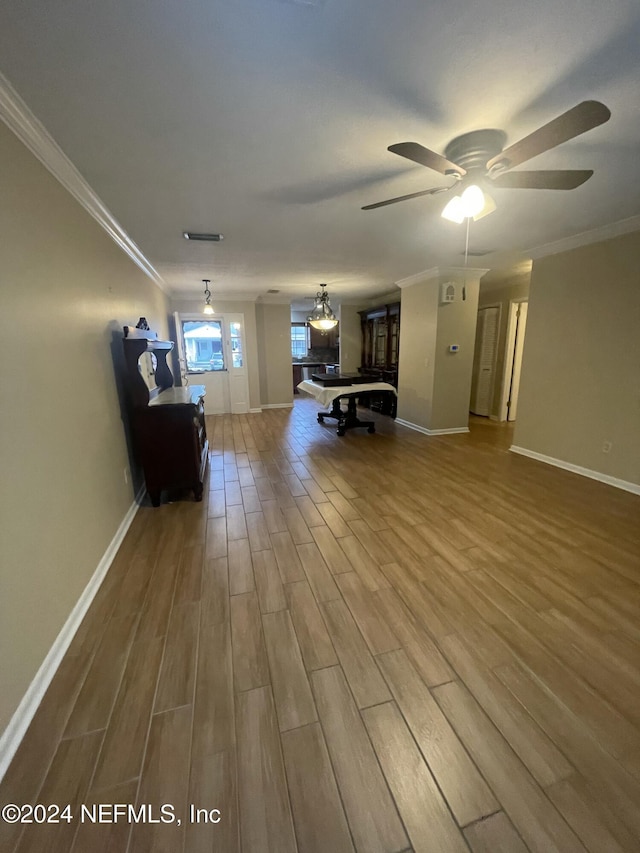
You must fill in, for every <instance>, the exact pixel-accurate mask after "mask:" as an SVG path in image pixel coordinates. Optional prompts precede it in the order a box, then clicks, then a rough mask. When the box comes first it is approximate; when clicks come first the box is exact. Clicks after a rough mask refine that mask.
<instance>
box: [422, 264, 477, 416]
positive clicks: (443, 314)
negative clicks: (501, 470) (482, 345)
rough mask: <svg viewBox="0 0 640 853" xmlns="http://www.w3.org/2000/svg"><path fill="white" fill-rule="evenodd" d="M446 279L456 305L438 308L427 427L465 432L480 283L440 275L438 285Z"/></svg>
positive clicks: (439, 306) (471, 278) (473, 279)
mask: <svg viewBox="0 0 640 853" xmlns="http://www.w3.org/2000/svg"><path fill="white" fill-rule="evenodd" d="M449 279H452V280H454V281H456V283H457V287H458V291H457V297H456V301H455V302H452V303H451V304H449V305H438V330H437V335H436V350H435V359H436V361H435V371H434V382H433V416H432V418H431V426H430V428H431V429H434V430H436V429H465V428H466V427H467V426H468V424H469V399H470V397H471V374H472V370H473V351H474V344H475V339H476V323H477V320H478V290H479V281H478V278H477V277H472V276H469V278H468V279H467V280H465V281H464V282H462V281H461V280H459V279H457V278H456V277H453V276H441V283H442V281H443V280H444V281H446V280H449ZM463 296H464V298H463ZM452 344H457V345H458V346H459V347H460V349H459V350H458V352H455V353H452V352H449V346H450V345H452Z"/></svg>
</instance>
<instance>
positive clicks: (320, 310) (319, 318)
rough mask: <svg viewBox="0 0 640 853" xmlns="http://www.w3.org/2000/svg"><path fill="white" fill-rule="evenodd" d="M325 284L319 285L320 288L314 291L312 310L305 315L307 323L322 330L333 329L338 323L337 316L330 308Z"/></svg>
mask: <svg viewBox="0 0 640 853" xmlns="http://www.w3.org/2000/svg"><path fill="white" fill-rule="evenodd" d="M326 286H327V285H326V284H321V285H320V287H321V288H322V290H319V291H318V292H317V293H316V297H315V299H316V301H315V305H314V306H313V311H312V312H311V314H309V316H308V317H307V323H309V325H310V326H313V328H314V329H320V330H321V331H324V332H326V331H327V330H328V329H333V327H334V326H337V325H338V318H337V317H336V315H335V314H334V313H333V311H332V310H331V304H330V302H329V294H328V293H327V291H326V290H325V288H326Z"/></svg>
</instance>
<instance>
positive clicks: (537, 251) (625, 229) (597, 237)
mask: <svg viewBox="0 0 640 853" xmlns="http://www.w3.org/2000/svg"><path fill="white" fill-rule="evenodd" d="M633 231H640V215H639V216H630V217H629V218H628V219H620V220H619V221H618V222H611V223H610V224H609V225H603V226H601V227H600V228H593V229H592V230H591V231H582V232H581V233H580V234H573V235H572V236H571V237H563V239H562V240H556V241H555V242H553V243H545V244H544V245H542V246H536V247H535V248H534V249H529V250H528V251H527V252H526V253H525V254H527V255H529V256H530V257H531V258H533V260H534V261H535V260H539V259H540V258H545V257H547V255H558V254H559V253H560V252H569V251H571V249H579V248H580V247H581V246H589V245H590V244H591V243H601V242H602V241H603V240H611V239H613V238H614V237H621V236H622V235H623V234H631V233H632V232H633Z"/></svg>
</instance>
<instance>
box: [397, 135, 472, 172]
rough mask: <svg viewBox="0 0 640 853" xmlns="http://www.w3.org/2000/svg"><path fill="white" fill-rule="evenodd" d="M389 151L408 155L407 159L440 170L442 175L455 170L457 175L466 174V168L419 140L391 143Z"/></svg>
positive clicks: (436, 170)
mask: <svg viewBox="0 0 640 853" xmlns="http://www.w3.org/2000/svg"><path fill="white" fill-rule="evenodd" d="M387 151H391V152H392V154H399V155H400V156H401V157H406V158H407V160H413V162H414V163H420V165H421V166H426V167H427V168H428V169H433V170H434V171H435V172H440V174H441V175H448V174H449V173H451V172H454V173H455V174H456V175H466V174H467V172H466V169H463V168H462V166H458V165H457V163H452V162H451V160H447V158H446V157H443V156H442V154H436V152H435V151H430V150H429V149H428V148H425V147H424V146H423V145H420V144H419V143H418V142H398V143H397V144H396V145H390V146H389V147H388V149H387Z"/></svg>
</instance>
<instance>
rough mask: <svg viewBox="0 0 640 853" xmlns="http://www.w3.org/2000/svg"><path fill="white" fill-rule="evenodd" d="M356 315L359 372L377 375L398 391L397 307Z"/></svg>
mask: <svg viewBox="0 0 640 853" xmlns="http://www.w3.org/2000/svg"><path fill="white" fill-rule="evenodd" d="M359 314H360V323H361V328H362V359H361V367H360V369H361V371H366V372H367V373H369V372H374V373H379V374H380V377H381V378H382V379H384V380H385V381H386V382H389V383H391V384H392V385H394V386H396V387H397V385H398V353H399V349H400V303H399V302H392V303H390V304H388V305H379V306H377V307H376V308H370V309H368V310H367V311H360V312H359Z"/></svg>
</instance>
